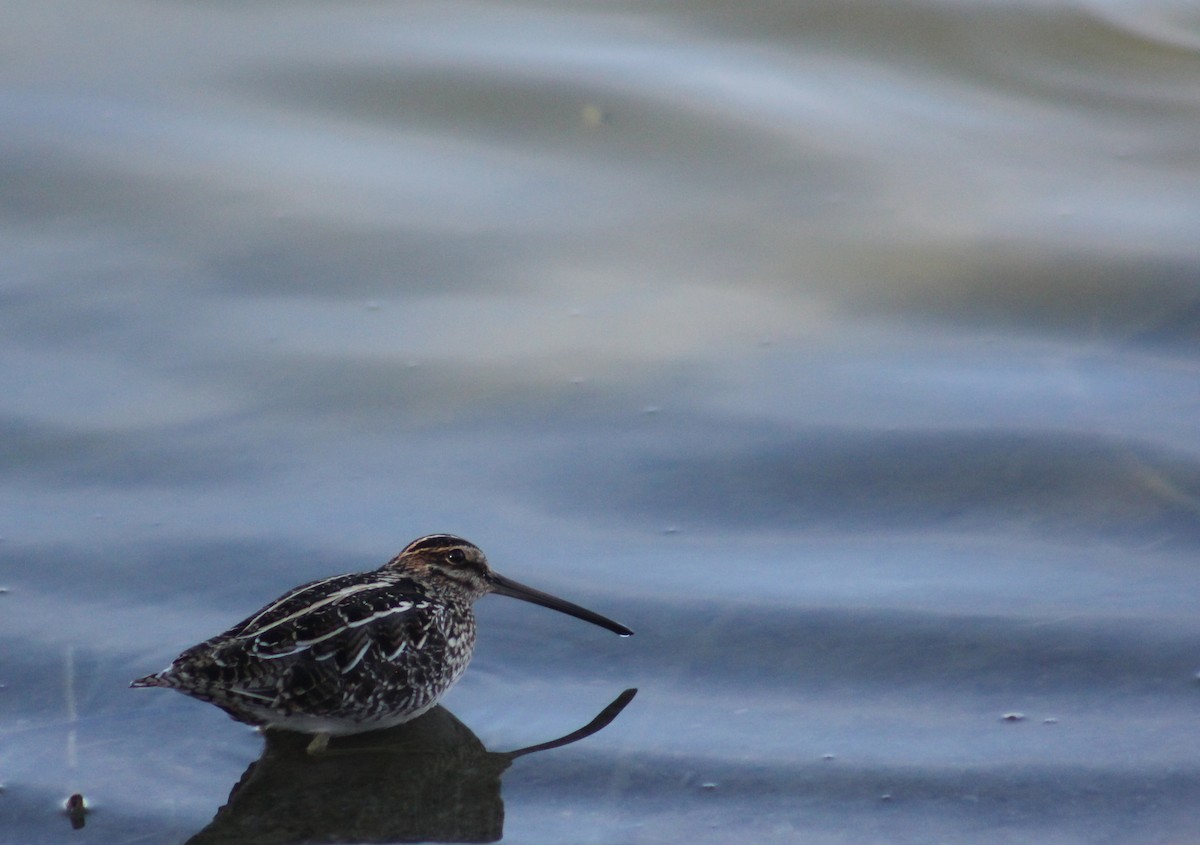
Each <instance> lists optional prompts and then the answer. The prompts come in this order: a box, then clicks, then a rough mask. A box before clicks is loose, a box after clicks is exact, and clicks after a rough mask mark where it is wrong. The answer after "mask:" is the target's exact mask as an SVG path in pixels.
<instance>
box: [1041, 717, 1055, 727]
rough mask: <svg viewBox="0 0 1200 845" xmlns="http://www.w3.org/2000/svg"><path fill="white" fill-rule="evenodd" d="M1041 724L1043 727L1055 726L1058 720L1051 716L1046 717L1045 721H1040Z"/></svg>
mask: <svg viewBox="0 0 1200 845" xmlns="http://www.w3.org/2000/svg"><path fill="white" fill-rule="evenodd" d="M1042 724H1043V725H1057V724H1058V719H1056V718H1054V717H1053V716H1047V717H1046V718H1045V719H1042Z"/></svg>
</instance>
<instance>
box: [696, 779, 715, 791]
mask: <svg viewBox="0 0 1200 845" xmlns="http://www.w3.org/2000/svg"><path fill="white" fill-rule="evenodd" d="M700 788H701V789H703V790H704V791H705V792H712V791H713V790H715V789H716V788H717V784H716V783H714V782H713V781H711V780H710V781H706V782H704V783H702V784H700Z"/></svg>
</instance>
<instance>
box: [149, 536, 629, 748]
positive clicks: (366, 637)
mask: <svg viewBox="0 0 1200 845" xmlns="http://www.w3.org/2000/svg"><path fill="white" fill-rule="evenodd" d="M488 593H496V594H497V595H502V596H511V597H513V598H517V599H522V600H524V601H528V602H533V603H534V604H540V605H542V606H543V607H548V608H551V609H552V610H557V611H560V612H562V613H566V614H569V615H571V616H575V617H577V618H579V619H583V620H585V621H587V622H591V623H593V624H595V625H599V626H601V627H603V628H607V629H608V630H610V631H613V632H615V633H618V634H620V635H622V636H629V635H630V634H632V633H633V632H632V631H630V630H629V629H628V628H626V627H625V626H624V625H621V624H618V623H617V622H614V621H612V620H611V619H607V618H605V617H603V616H601V615H599V614H598V613H593V612H592V611H590V610H586V609H585V608H582V607H580V606H579V605H576V604H572V603H571V602H568V601H564V600H563V599H560V598H556V597H555V596H551V595H549V594H547V593H543V592H541V591H539V590H535V589H533V588H531V587H526V586H525V585H523V584H518V583H517V582H516V581H512V580H510V579H508V578H505V577H504V576H503V575H499V574H497V573H495V572H493V571H492V569H491V567H489V566H488V562H487V558H485V557H484V554H483V552H482V551H480V549H479V547H478V546H476V545H474V544H473V543H469V542H467V541H466V540H463V539H462V538H460V537H454V536H451V535H449V534H432V535H430V536H428V537H422V538H420V539H419V540H414V541H413V542H411V543H409V544H408V546H406V547H405V548H404V550H403V551H402V552H400V554H398V555H396V557H394V558H392V560H390V561H389V562H388V563H386V564H384V565H383V566H382V567H380V568H379V569H376V570H374V571H372V572H362V573H357V574H352V575H337V576H334V577H333V578H326V579H324V580H321V581H313V582H312V583H310V584H304V585H302V586H299V587H296V588H295V589H293V590H291V591H290V592H288V593H285V594H284V595H282V596H280V597H279V598H278V599H276V600H275V601H273V602H271V603H270V604H268V605H267V606H266V607H264V608H263V609H262V610H260V611H258V612H257V613H255V614H254V615H252V616H251V617H250V618H248V619H246V620H244V621H242V622H239V623H238V624H237V625H234V626H233V627H232V628H230V629H229V630H228V631H226V632H225V633H223V634H220V635H219V636H216V637H213V638H212V639H210V640H207V641H205V642H203V643H200V644H199V645H196V646H192V647H191V648H189V649H188V650H187V651H185V652H183V654H181V655H179V657H178V658H176V659H175V662H173V663H172V664H171V665H170V666H168V667H167V668H166V669H164V670H163V671H161V672H158V673H156V674H153V675H147V676H146V677H144V678H139V679H138V680H136V681H134V682H133V683H132V684H131V686H134V687H168V688H170V689H176V690H179V691H180V692H182V693H185V694H187V695H190V696H192V697H193V698H198V699H200V700H201V701H208V702H211V703H213V704H215V705H216V706H217V707H220V708H221V709H222V710H224V711H225V712H226V713H228V714H229V715H230V716H232V717H233V718H234V719H237V720H238V721H240V722H248V723H249V724H252V725H263V726H267V727H275V728H284V729H287V730H294V731H301V732H304V733H312V734H316V737H315V738H314V740H313V743H312V746H311V749H312V750H314V751H315V750H318V749H320V748H323V747H324V745H325V743H326V742H327V741H328V739H329V736H330V735H338V734H352V733H360V732H362V731H369V730H376V729H380V728H388V727H391V726H393V725H398V724H400V723H401V722H407V721H408V720H409V719H412V718H415V717H416V716H419V715H421V714H422V713H424V712H425V711H426V710H428V709H430V708H431V707H433V706H434V705H435V704H436V703H437V702H438V699H440V698H441V697H442V695H443V694H444V693H445V692H446V690H448V689H449V688H450V687H451V685H453V684H454V682H455V681H457V680H458V678H459V676H461V675H462V673H463V670H464V669H466V668H467V663H469V662H470V660H471V653H472V651H473V650H474V647H475V613H474V611H473V609H472V605H473V604H474V603H475V601H476V600H478V599H480V598H482V597H483V596H485V595H487V594H488Z"/></svg>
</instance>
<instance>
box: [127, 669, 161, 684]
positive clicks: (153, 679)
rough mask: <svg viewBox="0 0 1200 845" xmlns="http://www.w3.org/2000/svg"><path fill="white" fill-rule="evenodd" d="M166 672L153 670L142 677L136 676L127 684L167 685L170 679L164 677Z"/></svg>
mask: <svg viewBox="0 0 1200 845" xmlns="http://www.w3.org/2000/svg"><path fill="white" fill-rule="evenodd" d="M166 674H167V673H166V672H155V673H154V674H153V675H147V676H146V677H144V678H138V679H137V680H136V681H133V682H131V683H130V684H129V686H131V687H169V686H171V681H170V679H168V678H167V677H166Z"/></svg>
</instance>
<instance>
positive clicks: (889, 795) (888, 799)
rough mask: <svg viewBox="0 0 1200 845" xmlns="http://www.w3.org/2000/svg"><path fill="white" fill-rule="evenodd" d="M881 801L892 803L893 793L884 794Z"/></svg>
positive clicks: (880, 798)
mask: <svg viewBox="0 0 1200 845" xmlns="http://www.w3.org/2000/svg"><path fill="white" fill-rule="evenodd" d="M879 800H880V801H891V800H892V793H890V792H885V793H883V794H882V795H880V796H879Z"/></svg>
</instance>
